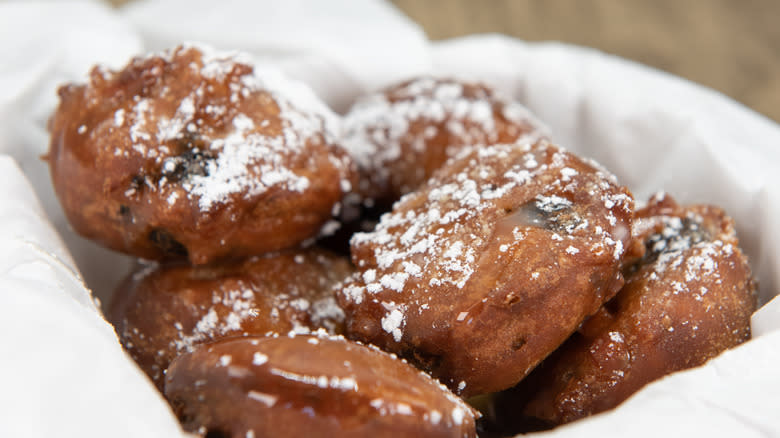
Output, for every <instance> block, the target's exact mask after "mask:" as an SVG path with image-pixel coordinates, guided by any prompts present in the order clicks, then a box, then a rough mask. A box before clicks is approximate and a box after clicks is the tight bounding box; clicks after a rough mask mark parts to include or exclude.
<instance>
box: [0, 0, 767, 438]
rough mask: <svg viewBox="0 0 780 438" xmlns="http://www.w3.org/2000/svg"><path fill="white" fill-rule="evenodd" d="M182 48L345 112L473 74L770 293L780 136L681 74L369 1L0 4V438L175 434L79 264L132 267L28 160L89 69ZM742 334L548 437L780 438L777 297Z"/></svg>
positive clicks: (40, 166) (105, 290)
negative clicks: (719, 235) (721, 243)
mask: <svg viewBox="0 0 780 438" xmlns="http://www.w3.org/2000/svg"><path fill="white" fill-rule="evenodd" d="M325 4H327V6H325ZM185 40H200V41H202V42H204V43H208V44H211V45H213V46H215V47H217V48H222V49H241V50H246V51H249V52H251V53H253V54H254V55H255V56H258V57H259V58H261V59H263V60H264V61H265V62H269V63H273V64H274V65H277V66H279V67H281V68H282V69H284V70H285V71H287V72H288V73H290V74H291V75H293V76H295V77H297V78H299V79H302V80H304V81H306V82H308V83H309V84H310V85H311V86H312V87H313V88H314V89H315V90H316V91H317V92H318V93H319V94H320V95H321V97H323V98H325V99H326V100H327V101H328V103H329V104H331V105H332V106H334V107H335V108H337V109H340V110H343V109H344V108H345V107H346V106H347V104H348V103H349V102H350V101H352V100H353V99H354V97H355V96H356V95H358V94H360V93H362V92H365V91H366V90H372V89H376V88H378V87H381V86H384V85H387V84H389V83H392V82H395V81H397V80H401V79H404V78H406V77H408V76H410V75H415V74H419V73H423V72H431V73H436V74H442V75H448V76H460V77H473V78H479V79H481V80H484V81H486V82H488V83H490V84H491V85H493V86H495V87H497V88H499V89H501V90H502V91H504V92H506V93H507V94H510V95H513V96H515V97H517V98H518V99H520V100H521V101H522V102H524V103H526V104H527V105H528V106H529V107H530V108H531V109H532V110H533V111H534V112H536V114H537V115H538V116H539V117H540V118H541V119H542V120H544V121H545V122H546V123H547V124H548V125H549V126H550V127H551V128H552V132H553V138H554V140H555V141H556V142H558V143H560V144H561V145H563V146H565V147H567V148H569V149H571V150H573V151H575V152H579V153H582V154H583V155H585V156H590V157H593V158H595V159H597V160H598V161H600V162H601V163H602V164H604V165H605V166H607V167H608V168H609V169H610V170H612V171H613V172H615V173H616V174H617V175H618V177H619V178H620V179H621V181H622V182H623V183H625V184H627V185H629V186H630V187H631V188H632V189H633V190H634V193H635V194H636V195H637V197H638V198H640V199H642V198H646V197H647V196H648V195H649V194H651V193H652V192H655V191H656V190H659V189H665V190H667V191H668V192H670V193H671V194H673V195H674V196H675V197H676V198H677V199H678V200H680V201H681V202H684V203H688V202H711V203H715V204H718V205H721V206H723V207H724V208H726V210H727V211H728V212H729V213H730V214H731V215H732V216H733V217H734V218H735V219H736V220H737V223H738V226H739V227H738V231H739V234H740V239H741V242H742V246H743V247H744V248H745V249H746V252H747V253H748V255H749V256H750V258H751V262H752V265H753V268H754V270H755V272H756V273H757V275H758V277H759V281H760V283H761V299H762V302H765V301H768V300H769V299H770V298H771V297H773V296H775V295H776V294H777V292H778V285H780V269H778V267H780V231H778V230H780V226H778V225H780V223H779V222H780V219H778V217H780V185H778V184H777V183H776V182H775V181H773V180H772V177H773V176H774V175H775V174H777V173H778V171H779V170H780V169H779V168H778V166H780V128H778V126H777V125H776V124H774V123H773V122H771V121H769V120H767V119H765V118H763V117H762V116H760V115H758V114H755V113H753V112H751V111H750V110H747V109H746V108H744V107H742V106H740V105H738V104H736V103H734V102H733V101H731V100H729V99H726V98H725V97H723V96H721V95H719V94H717V93H715V92H712V91H710V90H707V89H704V88H701V87H699V86H696V85H694V84H691V83H689V82H686V81H684V80H681V79H678V78H675V77H672V76H669V75H666V74H663V73H660V72H658V71H655V70H652V69H648V68H646V67H643V66H640V65H637V64H633V63H630V62H627V61H624V60H621V59H618V58H614V57H609V56H605V55H603V54H601V53H599V52H596V51H593V50H588V49H582V48H576V47H570V46H564V45H560V44H526V43H523V42H520V41H517V40H514V39H510V38H506V37H500V36H478V37H470V38H465V39H460V40H452V41H445V42H442V43H434V44H429V43H428V42H427V41H426V40H425V38H424V35H423V34H422V33H421V32H420V30H419V27H417V26H416V25H415V24H413V23H411V22H409V21H408V20H405V19H404V18H403V17H402V16H401V15H400V14H399V13H398V12H397V11H396V10H394V9H392V7H390V6H388V5H387V4H385V3H382V2H380V1H368V0H354V1H349V0H339V1H338V2H327V3H324V2H318V1H316V0H313V1H303V0H298V1H294V2H271V1H262V2H253V1H249V0H247V1H239V0H233V1H230V2H206V1H203V0H201V1H197V2H191V1H185V0H167V1H162V2H140V3H138V4H135V5H132V6H130V7H128V8H126V9H125V10H123V11H120V12H116V11H113V10H110V9H107V8H106V7H104V6H101V5H99V4H96V3H92V2H71V3H65V4H63V3H37V2H25V3H21V2H20V3H2V4H0V59H4V60H6V62H5V63H4V64H0V155H3V156H0V174H2V175H3V176H4V181H5V184H4V185H3V186H2V187H0V195H2V196H1V197H0V199H2V200H3V203H2V204H3V205H2V206H0V223H2V225H3V226H2V227H0V244H1V245H2V246H0V248H2V249H0V272H2V276H0V283H2V284H1V285H0V351H2V356H0V371H2V372H1V373H0V376H2V377H0V388H2V391H0V394H1V395H0V436H41V437H44V436H46V437H48V436H55V435H56V436H79V437H90V436H95V437H104V436H116V437H123V436H127V437H131V436H145V437H148V436H161V437H173V436H177V435H179V434H180V432H179V431H178V426H177V424H176V421H175V419H174V418H173V416H172V415H171V413H170V411H169V410H168V409H167V407H166V405H165V404H164V402H163V401H162V400H161V398H160V397H159V395H158V394H157V393H156V391H155V390H154V389H153V387H152V385H151V384H150V383H149V382H148V381H147V380H146V379H144V377H143V376H142V373H141V372H140V371H139V370H138V369H137V368H136V367H135V366H134V365H133V364H132V363H131V362H130V360H129V359H128V358H127V356H126V355H125V354H124V353H123V352H122V351H121V348H120V347H119V344H118V342H117V341H116V337H115V335H114V333H113V330H112V329H111V327H110V326H109V325H108V324H107V323H105V322H104V321H103V320H102V319H100V318H99V315H98V313H97V311H96V308H95V306H94V305H93V303H92V301H91V299H90V297H89V293H88V291H87V289H86V288H85V287H84V286H83V284H82V283H81V280H80V276H79V275H78V273H77V271H76V270H75V269H74V261H75V263H76V265H78V268H79V270H80V271H81V272H82V274H83V275H84V278H85V279H86V281H87V284H89V285H90V286H91V287H92V288H93V289H94V290H95V291H96V292H97V294H98V295H100V296H103V297H106V296H108V295H110V292H111V290H112V287H113V285H114V284H115V283H116V281H117V279H118V278H120V277H121V276H123V275H124V274H125V273H126V271H127V266H128V261H129V260H130V259H129V258H127V257H124V256H120V255H115V254H113V253H111V252H109V251H106V250H103V249H100V248H98V247H97V246H95V245H93V244H91V243H89V242H86V241H84V240H83V239H81V238H79V237H77V236H75V235H74V234H73V233H72V232H71V231H70V230H69V228H68V227H67V225H66V223H65V221H64V218H63V215H62V212H61V210H60V208H59V205H58V203H57V201H56V199H55V198H54V196H53V191H52V189H51V184H50V182H49V175H48V168H47V166H46V164H45V163H44V162H42V161H41V160H40V159H39V156H40V155H41V154H43V153H45V152H46V150H47V149H48V136H47V133H46V131H45V123H46V119H47V117H48V114H49V113H50V111H51V110H52V109H53V108H54V106H55V105H56V102H57V98H56V93H55V91H56V87H57V85H58V84H61V83H63V82H66V81H73V80H79V79H81V78H83V77H84V75H85V74H86V72H87V71H88V69H89V67H90V66H91V65H92V64H94V63H96V62H101V63H105V64H108V65H110V66H113V67H119V66H121V65H123V64H124V63H126V62H127V60H128V59H129V57H130V56H131V55H133V54H138V53H142V52H143V50H142V48H145V49H147V50H149V49H159V48H162V47H168V46H171V45H173V44H175V43H176V42H179V41H185ZM144 46H145V47H144ZM8 157H12V158H13V160H14V161H15V162H16V163H18V167H17V165H16V164H13V163H12V162H11V159H10V158H8ZM19 168H21V171H19ZM22 172H23V173H22ZM24 177H26V178H27V179H29V181H30V183H31V184H32V186H33V188H34V189H35V192H36V193H37V195H38V197H39V198H40V199H41V203H42V205H43V209H41V208H40V207H39V206H38V204H37V202H36V201H35V196H34V195H33V194H32V192H31V190H30V188H29V186H30V184H28V183H27V182H26V181H24ZM43 211H45V214H46V216H48V217H49V218H51V224H53V225H54V228H56V230H57V231H56V232H57V233H59V235H60V236H61V237H62V240H60V238H58V237H57V235H56V234H55V231H54V230H53V228H52V226H51V225H50V224H49V223H48V222H47V221H46V216H45V215H44V213H43ZM63 241H64V246H63V245H62V243H63ZM69 253H70V254H71V255H72V258H71V256H70V255H69ZM753 324H754V334H755V335H756V337H757V338H756V339H754V340H752V341H750V342H748V343H746V344H744V345H743V346H741V347H739V348H736V349H734V350H732V351H730V352H727V353H726V354H724V355H722V356H720V357H718V358H716V359H715V360H713V361H712V362H710V363H709V364H708V365H707V366H704V367H701V368H698V369H695V370H690V371H686V372H683V373H677V374H675V375H672V376H669V377H667V378H665V379H662V380H661V381H659V382H656V383H654V384H652V385H650V386H648V387H647V388H645V389H644V390H642V391H640V392H639V393H638V394H637V395H636V396H634V397H632V398H631V399H630V400H629V401H628V402H626V403H625V404H623V405H622V406H621V407H619V408H618V409H616V410H614V411H613V412H610V413H606V414H603V415H599V416H595V417H593V418H590V419H587V420H584V421H580V422H577V423H574V424H572V425H570V426H567V427H564V428H560V429H557V430H555V431H553V432H551V434H552V435H555V436H577V437H588V436H596V435H597V434H598V435H599V436H603V435H607V436H611V435H615V434H627V435H629V434H630V435H631V436H658V435H659V434H665V435H670V434H671V435H682V434H688V435H696V436H701V435H709V436H719V435H724V436H774V435H780V417H778V416H777V415H776V414H775V411H776V406H779V405H780V400H778V397H780V380H779V378H778V376H780V373H777V371H776V369H777V367H778V363H780V357H778V352H780V330H778V329H780V302H779V301H778V300H774V301H772V302H770V303H769V304H768V305H767V306H766V307H765V308H763V309H761V310H760V311H759V312H757V313H756V315H754V320H753ZM31 425H35V426H31Z"/></svg>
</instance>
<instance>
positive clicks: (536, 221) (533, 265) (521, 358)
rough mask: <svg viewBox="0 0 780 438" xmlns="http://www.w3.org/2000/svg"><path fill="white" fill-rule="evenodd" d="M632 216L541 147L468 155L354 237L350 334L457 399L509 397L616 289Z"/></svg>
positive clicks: (343, 300) (560, 154)
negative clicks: (402, 360) (404, 361)
mask: <svg viewBox="0 0 780 438" xmlns="http://www.w3.org/2000/svg"><path fill="white" fill-rule="evenodd" d="M632 209H633V198H632V196H631V194H630V193H629V192H628V190H626V189H625V188H623V187H620V186H619V185H617V184H616V182H615V181H614V177H612V176H611V175H609V174H607V173H605V172H603V171H601V170H599V169H597V168H596V167H594V166H592V165H591V164H588V163H586V162H585V161H583V160H581V159H579V158H578V157H576V156H574V155H573V154H571V153H568V152H566V151H564V150H562V149H560V148H558V147H556V146H553V145H550V144H549V143H547V142H545V141H542V142H540V143H537V144H533V145H532V144H525V145H520V144H513V145H495V146H489V147H477V148H473V149H469V150H467V151H464V153H463V154H462V155H461V156H460V157H458V158H457V159H456V160H454V161H452V162H450V163H449V164H448V165H446V166H445V167H443V168H442V169H440V170H439V171H438V172H437V173H435V175H434V177H433V178H432V179H431V180H429V181H428V183H426V185H424V186H423V187H422V188H421V189H420V190H418V191H417V192H414V193H411V194H409V195H406V196H405V197H403V198H402V199H401V201H400V202H398V203H396V205H395V206H394V208H393V211H392V212H391V213H390V214H387V215H385V216H383V217H382V220H381V222H380V223H379V225H378V226H377V229H376V230H375V231H373V232H371V233H360V234H357V235H355V237H353V239H352V259H353V263H355V265H356V266H357V267H358V269H359V271H360V272H359V273H358V274H356V275H354V276H353V277H352V278H351V279H350V281H348V282H347V284H346V285H345V287H344V288H343V289H342V290H341V292H340V293H339V302H340V304H341V305H342V307H343V308H344V309H345V312H346V315H347V328H346V333H347V335H348V336H349V337H352V338H354V339H358V340H361V341H364V342H370V343H374V344H376V345H378V346H380V347H381V348H383V349H386V350H387V351H391V352H395V353H397V354H399V355H401V356H402V357H406V358H408V359H409V360H410V361H412V362H413V363H415V364H416V365H418V366H419V367H421V368H422V369H424V370H426V371H429V372H431V373H432V374H433V375H434V376H435V377H437V378H439V379H440V380H441V381H442V382H443V383H445V384H446V385H447V386H449V387H450V388H451V389H453V390H454V391H456V392H457V393H459V394H462V395H464V396H470V395H476V394H482V393H486V392H492V391H497V390H501V389H506V388H508V387H510V386H512V385H514V384H516V383H517V382H518V381H519V380H520V379H522V378H523V377H524V376H525V375H526V374H527V373H528V372H529V371H530V370H531V369H532V368H533V367H534V366H535V365H536V364H537V363H538V362H539V361H540V360H542V359H543V358H544V357H546V356H547V355H548V354H549V353H551V352H552V351H553V350H554V349H555V348H557V347H558V346H559V345H560V344H561V343H562V342H563V341H564V340H565V339H566V338H567V337H568V336H569V335H571V333H572V332H574V330H576V329H577V327H578V326H579V324H580V323H581V322H582V321H583V319H584V318H585V317H586V316H588V315H590V314H592V313H594V312H596V310H598V309H599V307H600V306H601V305H602V303H603V302H604V301H605V300H607V299H609V298H611V297H612V296H613V295H614V294H615V293H616V292H617V291H618V290H619V289H620V287H621V286H622V284H623V280H622V276H621V273H620V270H619V267H620V263H621V260H622V254H623V250H624V248H625V247H626V245H627V244H628V241H629V238H630V229H631V218H632V215H633V210H632Z"/></svg>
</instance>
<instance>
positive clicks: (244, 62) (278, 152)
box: [114, 45, 349, 211]
mask: <svg viewBox="0 0 780 438" xmlns="http://www.w3.org/2000/svg"><path fill="white" fill-rule="evenodd" d="M191 50H197V51H198V52H199V53H200V55H201V56H200V63H197V62H193V63H191V64H190V67H191V68H192V69H194V70H195V71H196V72H197V74H199V75H200V77H202V78H203V82H202V83H201V85H199V88H196V89H194V90H192V92H191V93H190V94H189V95H188V96H186V97H184V98H182V99H181V101H180V102H179V105H178V107H177V108H176V110H175V113H174V114H173V115H172V116H170V117H167V116H164V114H160V111H159V110H158V109H157V108H156V105H157V102H156V101H155V100H154V99H148V98H137V99H136V103H135V105H134V106H133V108H132V113H131V114H125V112H124V111H123V110H119V111H117V112H115V113H114V125H115V126H118V127H119V126H123V125H124V124H125V123H127V122H130V123H131V124H130V127H129V133H130V140H131V141H132V149H133V150H134V151H135V152H136V153H138V154H140V155H143V156H144V157H146V158H149V159H154V160H155V162H157V163H158V164H159V165H160V167H161V173H162V178H161V180H160V181H159V187H157V185H158V184H157V181H155V182H154V184H149V183H148V181H147V185H148V186H149V187H150V189H151V190H157V189H159V190H162V189H163V188H164V186H165V184H166V182H169V181H170V178H169V176H170V175H171V174H172V173H173V170H176V169H177V166H180V165H181V164H182V162H183V160H185V159H184V158H182V157H181V156H175V155H171V151H170V150H168V148H167V147H166V146H165V144H166V143H167V142H170V141H183V140H186V141H188V142H189V146H188V147H189V148H190V149H189V150H188V151H187V153H189V154H194V155H196V156H198V157H202V158H201V160H200V161H199V162H198V164H197V171H194V172H184V173H183V174H179V175H177V178H176V179H177V181H179V182H180V184H181V186H182V187H183V188H184V189H185V190H186V194H187V196H188V197H189V198H191V199H192V200H193V201H195V202H197V205H198V206H199V208H200V209H201V210H203V211H209V210H211V209H213V208H214V207H215V206H217V205H220V204H222V203H225V202H228V201H229V199H230V198H231V197H233V196H243V197H252V196H257V195H261V194H263V193H265V192H266V191H268V190H270V189H272V188H280V189H283V190H288V191H292V192H298V193H302V192H305V191H306V190H307V189H309V188H310V187H311V181H309V179H308V177H307V176H306V175H305V174H302V173H301V172H300V170H295V169H294V168H292V167H291V162H292V161H291V160H293V159H295V157H300V156H306V155H307V154H308V153H309V152H308V149H309V148H310V144H322V143H327V144H331V145H332V144H335V143H334V139H336V138H337V137H338V136H339V135H340V129H341V128H340V121H339V119H338V117H337V116H336V115H335V114H334V113H333V112H332V111H330V110H329V109H328V108H327V107H326V106H325V105H324V104H323V103H322V102H320V101H319V99H317V97H316V96H315V95H314V94H313V93H312V92H311V90H309V89H308V88H307V87H306V86H305V85H303V84H301V83H298V82H296V81H292V80H288V79H287V78H285V77H284V76H283V75H282V74H281V73H279V72H278V71H276V70H274V69H271V68H267V67H261V66H258V65H255V63H254V62H253V61H252V60H251V59H250V58H249V57H248V56H246V55H243V54H236V53H218V52H214V51H212V50H211V49H209V48H205V47H196V46H193V45H185V46H183V47H181V48H178V49H174V50H172V51H169V52H165V53H163V54H155V55H150V56H149V58H151V57H154V56H158V57H161V58H162V59H165V60H167V61H168V62H172V61H174V60H175V59H177V57H179V56H185V54H186V53H188V52H189V51H191ZM147 59H148V58H147ZM241 69H245V70H246V71H245V72H244V73H243V74H240V75H237V74H236V72H238V71H244V70H241ZM153 70H158V71H157V72H156V73H155V74H158V75H162V74H163V73H162V72H161V71H159V70H160V69H153ZM153 73H154V71H153ZM211 80H217V81H221V82H224V83H226V84H227V85H228V86H229V89H230V92H231V95H230V105H238V103H239V102H241V101H242V100H244V99H250V98H252V99H257V96H262V95H267V96H270V98H271V99H272V101H273V103H274V104H275V105H276V106H277V107H278V110H279V113H278V115H273V114H272V115H269V117H270V118H271V121H274V123H277V119H278V125H280V126H279V128H278V129H265V128H266V127H267V126H268V123H269V120H268V119H264V120H259V119H257V117H258V116H257V115H253V114H243V113H240V112H239V113H237V114H234V115H233V116H232V120H230V119H227V121H228V128H229V129H226V130H224V132H223V131H219V130H204V129H202V125H203V122H204V121H203V114H206V115H211V116H214V115H220V116H222V115H224V114H226V107H225V106H224V105H214V104H211V103H210V102H209V101H208V99H207V98H205V97H204V93H205V92H204V88H205V89H208V88H209V87H211V85H209V82H208V81H211ZM253 117H255V118H253ZM193 136H194V137H193ZM192 138H196V139H197V141H196V142H193V141H190V139H192ZM120 153H121V151H120ZM177 153H181V152H177ZM336 161H337V162H336V163H334V164H335V165H337V167H339V168H340V169H341V171H342V173H343V174H344V175H347V174H348V167H349V164H348V162H347V161H343V162H342V161H340V160H336ZM171 166H173V167H171ZM180 173H181V172H180ZM131 194H132V193H131ZM175 200H176V198H173V199H170V198H169V201H175ZM169 203H170V204H171V205H173V203H174V202H169Z"/></svg>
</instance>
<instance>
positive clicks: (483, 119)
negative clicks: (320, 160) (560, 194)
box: [343, 77, 545, 205]
mask: <svg viewBox="0 0 780 438" xmlns="http://www.w3.org/2000/svg"><path fill="white" fill-rule="evenodd" d="M544 130H545V128H543V127H542V126H541V123H539V122H537V121H536V120H535V119H534V118H533V116H531V115H530V113H529V112H528V110H526V109H525V108H524V107H523V106H522V105H520V104H519V103H516V102H509V101H507V100H505V99H504V98H502V97H500V96H498V95H497V94H496V93H495V92H494V91H493V89H491V88H489V87H487V86H485V85H482V84H478V83H469V82H463V81H458V80H454V79H434V78H430V77H423V78H417V79H412V80H409V81H406V82H403V83H401V84H398V85H395V86H392V87H390V88H388V89H386V90H384V91H382V92H378V93H375V94H370V95H367V96H364V97H363V98H361V99H360V100H358V101H357V102H356V103H355V105H354V106H353V107H352V109H351V110H350V111H349V112H348V113H347V115H346V116H345V117H344V137H343V143H344V146H345V147H346V148H347V149H348V150H349V151H350V153H352V155H353V158H354V159H355V161H356V162H357V163H358V168H359V171H360V174H361V183H360V190H359V192H360V194H361V195H362V197H363V198H367V199H369V200H375V201H377V202H378V203H380V204H385V205H390V204H391V203H392V202H393V201H395V200H396V199H398V198H399V197H400V196H401V195H403V194H405V193H408V192H410V191H412V190H414V189H416V188H417V187H419V186H420V185H422V183H424V182H425V181H426V180H427V179H428V178H429V177H430V176H431V175H432V174H433V172H434V171H435V170H436V169H438V168H439V167H441V166H442V165H443V164H444V162H445V161H446V160H447V159H448V158H451V157H453V156H454V155H455V154H457V153H458V152H459V151H460V150H461V149H463V147H464V146H470V145H478V144H482V145H484V144H495V143H512V142H514V141H516V140H518V139H520V138H523V137H527V136H530V137H535V138H539V137H540V136H541V135H542V134H541V132H542V131H544Z"/></svg>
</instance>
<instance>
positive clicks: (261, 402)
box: [165, 336, 476, 438]
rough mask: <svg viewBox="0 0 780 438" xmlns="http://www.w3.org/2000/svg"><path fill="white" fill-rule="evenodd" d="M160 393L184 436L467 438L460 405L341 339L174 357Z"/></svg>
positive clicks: (221, 346) (261, 342)
mask: <svg viewBox="0 0 780 438" xmlns="http://www.w3.org/2000/svg"><path fill="white" fill-rule="evenodd" d="M165 395H166V397H168V399H169V400H170V402H171V405H172V406H173V408H174V411H175V412H176V414H177V415H178V416H179V418H180V419H181V420H182V425H183V427H184V428H185V430H188V431H192V432H198V433H200V434H201V435H206V436H220V437H226V438H227V437H235V438H245V437H249V436H253V437H344V438H350V437H355V438H358V437H359V438H363V437H375V438H380V437H387V438H396V437H406V436H408V437H412V436H420V437H422V436H425V437H453V438H455V437H463V438H466V437H474V436H475V435H476V433H475V427H474V416H475V412H473V411H472V410H471V409H470V408H469V407H468V405H466V404H465V403H463V402H462V401H461V400H460V399H458V398H457V397H456V396H454V395H453V394H452V393H450V392H449V391H448V390H447V389H446V388H444V387H443V386H441V385H440V384H438V383H437V382H435V381H434V380H433V379H431V378H430V377H428V376H427V375H425V374H424V373H422V372H420V371H418V370H416V369H414V368H413V367H412V366H410V365H408V364H406V363H404V362H402V361H400V360H398V359H397V358H395V357H394V356H391V355H388V354H387V353H384V352H381V351H379V350H378V349H376V348H369V347H366V346H364V345H360V344H356V343H353V342H350V341H347V340H345V339H344V338H334V337H323V336H295V337H286V336H281V337H277V338H241V339H232V340H223V341H220V342H216V343H213V344H209V345H204V346H201V347H200V348H197V349H196V350H194V351H193V352H191V353H185V354H183V355H181V356H179V357H178V358H177V359H176V360H175V361H174V362H173V363H172V364H171V367H170V369H169V371H168V374H167V375H166V378H165Z"/></svg>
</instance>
